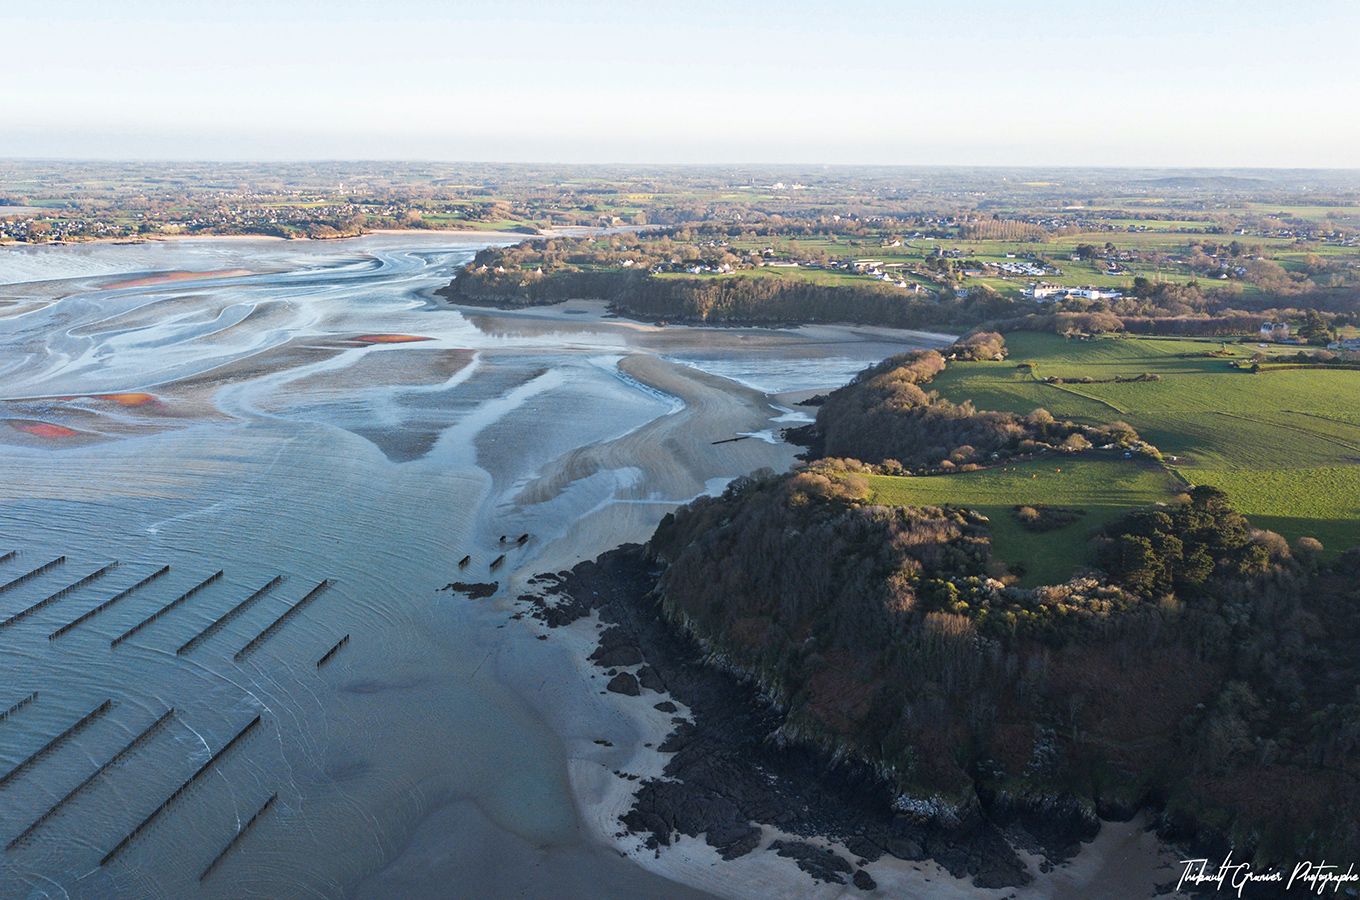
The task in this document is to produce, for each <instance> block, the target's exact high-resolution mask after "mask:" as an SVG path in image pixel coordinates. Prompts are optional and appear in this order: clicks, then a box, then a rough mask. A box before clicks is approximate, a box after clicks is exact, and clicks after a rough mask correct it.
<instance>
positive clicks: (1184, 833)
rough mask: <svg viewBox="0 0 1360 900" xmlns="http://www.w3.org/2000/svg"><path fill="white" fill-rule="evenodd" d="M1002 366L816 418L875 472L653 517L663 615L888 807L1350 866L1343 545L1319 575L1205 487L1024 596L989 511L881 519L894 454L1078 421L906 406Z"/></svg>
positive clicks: (1353, 767) (977, 342)
mask: <svg viewBox="0 0 1360 900" xmlns="http://www.w3.org/2000/svg"><path fill="white" fill-rule="evenodd" d="M1002 352H1003V345H1002V344H1001V342H1000V339H999V336H997V335H994V334H980V335H977V336H975V337H974V338H973V339H972V340H971V341H970V342H968V343H966V344H964V345H961V346H958V347H955V348H951V349H950V350H949V351H946V352H945V353H943V354H909V355H906V356H903V357H897V358H894V359H892V360H889V361H887V362H885V363H883V364H881V365H879V366H875V367H872V368H871V369H869V370H866V371H865V372H863V373H861V375H860V376H859V377H858V378H857V379H856V380H855V382H854V383H852V384H851V385H849V386H847V387H846V388H844V389H842V391H838V392H836V393H835V394H832V395H831V397H829V398H828V399H827V400H826V402H825V403H823V405H822V407H821V409H820V410H819V416H818V425H817V428H818V429H819V430H821V431H823V433H822V434H821V440H822V441H823V442H824V443H825V444H829V445H830V447H834V448H835V450H836V451H838V452H841V451H847V450H854V451H856V452H858V453H861V454H862V457H861V458H862V459H865V460H866V461H864V462H861V461H860V460H859V459H834V458H828V457H823V458H821V459H817V460H815V461H813V462H811V463H810V464H808V465H806V466H804V467H803V468H801V469H800V470H797V471H795V472H793V473H790V474H786V475H774V474H772V473H762V474H758V475H756V476H753V477H751V478H746V479H740V480H738V481H737V482H734V483H733V485H732V486H730V487H729V488H728V490H727V491H726V492H725V493H724V494H723V495H722V496H720V497H712V498H702V499H699V500H697V501H695V502H693V503H691V504H689V505H687V506H685V507H682V508H681V509H680V510H678V511H677V512H676V513H674V514H673V515H669V516H667V517H666V518H665V520H664V521H663V522H662V524H661V525H660V526H659V527H658V529H657V531H656V533H655V535H654V536H653V537H652V539H651V541H650V543H649V544H648V551H649V552H650V553H651V554H652V555H653V556H654V558H655V559H656V560H657V561H658V562H659V563H661V564H662V566H663V573H662V575H661V578H660V581H659V585H658V590H657V594H658V596H659V598H660V602H661V607H662V610H663V612H664V614H665V615H666V616H667V617H668V618H669V619H670V620H671V621H672V622H673V623H675V624H676V625H677V626H679V627H681V628H683V629H686V630H688V631H689V632H690V633H691V634H693V635H694V636H695V637H696V638H697V639H698V640H699V641H700V642H701V643H702V644H704V645H705V646H706V647H707V648H708V650H709V651H710V652H711V653H712V654H713V655H714V656H715V658H718V659H721V660H723V661H724V664H725V665H728V666H731V667H732V668H734V669H736V670H738V671H741V672H744V673H746V674H747V675H749V676H750V677H751V678H753V679H755V680H756V681H757V682H758V683H759V684H760V685H761V687H762V688H763V689H764V690H765V691H766V692H767V693H768V695H769V696H770V697H772V698H774V702H775V703H776V704H777V705H778V706H779V708H780V709H781V710H782V711H783V713H784V714H785V721H784V725H783V727H782V728H781V732H782V736H783V737H784V738H787V739H791V740H798V741H804V742H808V743H811V744H813V745H816V746H819V747H821V748H823V749H824V750H825V751H826V752H827V753H828V754H829V755H831V756H832V757H835V758H841V757H850V758H855V759H859V760H862V761H864V762H866V763H868V764H870V765H872V766H874V767H875V768H876V769H877V771H878V772H879V773H880V775H881V777H882V778H883V779H884V780H885V782H887V783H888V784H890V785H891V786H892V787H893V789H894V790H895V792H896V797H897V800H896V807H897V809H898V810H899V811H900V812H902V813H903V814H906V815H910V816H915V817H919V818H921V819H923V820H930V821H932V822H935V823H937V824H943V825H946V826H956V827H960V828H967V827H969V825H970V823H976V822H977V821H979V818H978V817H985V818H987V819H989V820H991V821H993V822H995V823H997V824H1001V825H1004V824H1005V823H1006V821H1008V820H1010V819H1011V818H1013V817H1015V816H1019V815H1026V814H1030V815H1035V816H1040V817H1048V818H1049V819H1050V820H1051V819H1054V818H1056V819H1060V820H1062V821H1061V822H1060V823H1058V824H1059V827H1061V828H1065V829H1067V830H1068V831H1069V832H1070V833H1074V834H1079V835H1082V836H1087V837H1089V836H1091V835H1093V834H1094V832H1095V830H1096V829H1097V828H1098V821H1097V818H1098V817H1103V818H1121V819H1122V818H1127V817H1129V816H1131V815H1133V814H1134V813H1135V812H1136V811H1137V810H1139V809H1142V808H1151V809H1153V810H1155V811H1156V812H1157V813H1158V815H1159V820H1158V821H1159V824H1160V825H1161V828H1162V830H1163V833H1164V834H1165V835H1166V836H1168V837H1172V838H1177V839H1185V840H1190V841H1193V842H1196V843H1198V844H1199V845H1200V846H1201V847H1204V846H1205V845H1214V846H1215V849H1222V848H1224V847H1226V846H1232V847H1233V848H1234V850H1235V853H1236V855H1237V857H1238V858H1251V857H1254V858H1255V859H1256V860H1257V861H1258V862H1260V863H1262V864H1268V863H1269V864H1273V863H1280V862H1284V861H1289V860H1294V859H1306V858H1318V857H1320V856H1326V857H1328V858H1334V857H1335V858H1354V857H1355V855H1356V854H1357V853H1360V657H1358V656H1357V655H1356V654H1355V653H1354V647H1355V646H1356V642H1357V641H1360V548H1357V549H1354V550H1351V551H1348V552H1346V553H1343V554H1341V555H1339V556H1338V557H1337V558H1335V559H1334V560H1333V561H1331V562H1325V561H1324V558H1323V554H1322V547H1321V545H1320V544H1319V543H1318V542H1317V541H1314V540H1312V539H1309V538H1303V539H1300V540H1299V541H1297V542H1296V543H1295V544H1293V545H1292V546H1291V545H1290V544H1289V543H1288V542H1287V541H1285V540H1284V539H1283V538H1282V537H1280V536H1279V535H1277V534H1274V533H1272V532H1269V531H1262V530H1259V529H1256V528H1253V527H1252V526H1251V523H1250V522H1248V521H1247V520H1246V519H1245V518H1244V517H1243V516H1242V515H1241V514H1239V513H1238V512H1236V511H1235V510H1234V509H1233V508H1232V506H1231V504H1230V503H1229V501H1228V498H1227V497H1226V496H1225V495H1224V494H1223V493H1222V492H1220V491H1218V490H1217V489H1214V488H1209V487H1200V488H1194V489H1191V490H1188V491H1187V492H1186V493H1184V494H1182V495H1180V496H1178V497H1174V498H1171V499H1170V500H1169V502H1168V503H1167V504H1166V505H1165V506H1163V507H1160V508H1155V509H1151V510H1147V511H1142V512H1136V513H1133V514H1131V515H1129V516H1127V517H1125V518H1123V519H1120V520H1118V521H1116V522H1114V523H1113V524H1111V525H1109V526H1107V527H1106V528H1105V529H1104V530H1103V531H1102V532H1101V533H1100V534H1098V535H1097V537H1096V538H1095V544H1096V546H1095V547H1094V551H1095V553H1094V558H1095V559H1096V561H1097V563H1098V567H1096V568H1093V569H1090V570H1087V571H1083V572H1077V573H1074V575H1073V577H1072V578H1071V579H1070V580H1069V581H1067V582H1066V583H1063V584H1055V585H1048V586H1044V587H1038V588H1020V587H1017V586H1016V585H1015V584H1014V583H1008V581H1009V580H1008V579H1006V578H1005V567H1004V565H1002V564H1001V563H1000V562H999V561H998V560H996V559H994V558H993V556H992V554H991V546H990V526H989V523H988V521H987V520H986V519H985V518H984V517H982V516H979V515H977V514H976V513H973V512H970V511H968V510H966V509H953V508H936V507H919V508H902V507H887V506H881V505H876V504H875V503H873V500H872V498H873V492H872V490H871V488H870V485H869V481H868V479H867V478H866V473H868V472H871V471H882V470H883V468H884V465H883V459H884V458H886V457H887V455H888V454H890V453H891V454H897V455H898V457H899V458H905V459H910V460H912V461H913V462H916V463H918V464H924V465H930V464H931V463H932V461H935V462H938V461H939V457H940V454H941V452H943V451H945V450H949V448H950V445H951V444H952V443H953V442H954V441H955V440H957V439H964V438H965V437H966V438H967V439H968V440H975V441H978V442H979V445H980V446H982V447H998V448H1001V449H1000V451H993V452H1007V450H1008V448H1015V447H1019V446H1021V445H1022V444H1023V443H1024V442H1025V441H1035V442H1039V441H1040V440H1045V441H1046V442H1050V443H1051V441H1053V440H1055V439H1058V438H1060V437H1061V436H1062V435H1063V434H1064V432H1065V431H1066V430H1067V429H1069V428H1071V427H1074V426H1071V425H1069V424H1068V423H1058V422H1053V421H1049V420H1045V419H1043V418H1042V417H1021V418H995V417H994V414H990V413H985V412H978V411H976V410H972V409H971V408H968V409H966V410H960V409H951V410H950V411H949V412H948V413H947V414H936V413H923V412H922V410H923V409H925V410H929V409H931V408H932V407H933V406H934V405H935V403H937V402H938V399H937V398H932V397H931V396H930V395H928V394H925V393H924V390H923V389H922V387H921V385H923V384H928V383H929V381H930V379H931V378H933V377H934V376H935V375H936V374H938V373H939V371H940V370H941V369H942V368H943V367H944V366H945V365H947V358H948V357H950V356H954V357H956V358H977V357H979V356H981V358H995V357H996V356H997V355H999V354H1000V353H1002ZM941 416H943V418H941ZM1049 419H1051V417H1049ZM973 420H976V421H973ZM942 429H943V430H946V431H948V432H949V434H948V436H945V437H941V436H939V435H938V433H939V432H940V431H941V430H942ZM1130 431H1131V430H1130ZM1070 433H1072V434H1075V433H1079V432H1070ZM1003 436H1004V438H1005V440H1004V441H1003V440H1001V438H1002V437H1003ZM988 441H991V442H990V443H989V442H988ZM828 452H829V449H828ZM949 452H950V453H951V454H952V452H953V451H952V450H950V451H949ZM913 454H915V455H914V456H913Z"/></svg>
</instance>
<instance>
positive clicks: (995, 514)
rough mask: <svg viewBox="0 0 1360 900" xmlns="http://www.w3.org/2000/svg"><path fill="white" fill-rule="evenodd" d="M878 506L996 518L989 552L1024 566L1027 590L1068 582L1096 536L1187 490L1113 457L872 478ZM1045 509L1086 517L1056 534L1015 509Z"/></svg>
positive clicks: (1152, 467)
mask: <svg viewBox="0 0 1360 900" xmlns="http://www.w3.org/2000/svg"><path fill="white" fill-rule="evenodd" d="M869 481H870V483H871V486H872V487H873V489H874V493H875V497H874V499H875V502H878V503H887V504H894V505H902V506H922V505H925V506H942V505H953V506H961V507H968V508H969V509H975V510H977V511H978V512H980V513H982V514H983V515H985V516H987V517H988V518H989V519H990V520H991V532H992V548H993V551H994V552H995V555H996V556H997V558H999V559H1001V560H1002V561H1003V562H1005V563H1007V564H1020V565H1023V567H1024V575H1023V576H1022V577H1021V579H1020V584H1022V585H1026V586H1032V585H1039V584H1054V583H1059V582H1062V581H1065V580H1066V579H1067V578H1068V576H1069V575H1071V574H1072V571H1073V569H1075V568H1076V567H1078V566H1080V565H1083V564H1086V563H1088V562H1090V549H1091V540H1090V539H1091V536H1092V535H1093V534H1094V533H1095V532H1096V531H1097V530H1098V529H1100V528H1101V527H1102V526H1104V525H1106V524H1108V523H1109V522H1111V521H1113V520H1114V519H1117V518H1119V517H1120V516H1122V515H1124V514H1126V513H1128V512H1130V511H1131V510H1134V509H1138V508H1140V507H1146V506H1151V505H1152V504H1154V503H1159V502H1166V501H1167V500H1169V499H1171V497H1173V496H1174V495H1175V494H1176V493H1177V492H1178V491H1179V490H1181V489H1182V487H1181V485H1180V483H1179V482H1178V481H1177V480H1176V479H1175V478H1173V477H1172V476H1171V475H1170V474H1169V473H1168V472H1166V471H1165V470H1164V469H1162V468H1161V467H1160V466H1158V465H1156V464H1155V463H1152V462H1150V461H1145V460H1141V459H1132V460H1127V459H1123V458H1122V456H1121V455H1119V454H1116V453H1110V454H1092V455H1087V456H1083V457H1063V456H1052V457H1049V458H1047V459H1043V460H1034V461H1030V462H1024V463H1018V464H1016V465H1009V466H1000V467H998V468H994V469H980V470H978V471H976V472H967V473H962V474H957V475H930V476H919V477H899V476H892V475H872V476H869ZM1033 504H1047V505H1049V506H1059V507H1064V508H1068V509H1083V510H1085V511H1086V514H1085V515H1084V516H1082V517H1081V518H1080V519H1078V520H1077V521H1075V522H1073V523H1072V524H1070V525H1065V526H1063V527H1062V528H1058V529H1055V530H1052V531H1045V532H1034V531H1029V530H1027V529H1025V528H1023V527H1022V526H1021V525H1020V523H1019V520H1017V519H1016V517H1015V514H1014V508H1015V507H1016V506H1022V505H1033Z"/></svg>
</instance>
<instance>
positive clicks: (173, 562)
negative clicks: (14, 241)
mask: <svg viewBox="0 0 1360 900" xmlns="http://www.w3.org/2000/svg"><path fill="white" fill-rule="evenodd" d="M488 240H489V239H487V238H481V239H473V238H469V237H466V236H448V235H439V234H430V235H410V234H399V235H396V234H394V235H372V236H368V237H365V238H360V239H354V240H348V241H342V242H324V243H322V242H296V243H291V242H282V241H267V240H259V241H254V240H230V241H227V240H223V241H212V240H201V241H186V242H166V243H157V244H146V245H130V246H120V245H115V244H98V245H88V246H69V247H42V248H32V249H18V248H4V249H0V348H3V353H0V459H3V477H2V478H0V619H2V620H7V621H8V620H12V621H10V623H9V624H7V625H6V626H4V627H0V642H2V643H0V646H3V649H4V652H3V653H0V712H3V711H7V710H13V711H12V713H10V714H8V715H6V716H5V718H4V719H3V720H0V779H3V781H0V804H2V805H3V808H4V809H5V810H6V816H5V822H4V828H5V831H4V832H3V833H2V834H0V837H2V838H3V840H4V841H5V842H6V843H11V842H12V843H13V846H11V847H10V848H9V849H8V850H6V851H5V852H4V853H3V854H0V894H4V895H7V896H9V895H21V896H22V895H31V894H48V893H52V894H58V893H60V894H65V895H69V896H87V897H104V896H152V897H157V896H165V897H169V896H182V895H184V894H186V893H188V892H190V891H202V892H203V893H204V894H205V895H208V896H237V897H239V896H270V897H277V896H317V895H326V896H336V895H354V896H395V895H400V896H435V895H444V896H447V895H448V893H449V891H450V888H451V886H453V888H454V890H455V893H456V894H458V895H463V896H490V895H503V894H511V893H513V894H517V895H526V896H568V895H582V894H593V895H601V894H608V895H628V896H667V897H675V896H684V895H685V893H686V891H688V890H689V889H688V888H685V887H684V886H682V885H681V884H679V883H677V882H676V881H673V880H670V879H668V878H667V877H666V874H667V873H666V872H664V871H662V870H661V869H660V868H658V867H655V866H654V867H652V868H651V869H648V868H644V867H642V866H640V865H638V863H637V862H635V861H633V860H631V859H629V858H627V857H625V856H623V855H621V854H620V852H619V848H618V847H617V846H615V845H614V844H613V843H612V842H611V841H610V840H609V833H608V822H606V821H604V820H605V819H607V815H602V813H601V810H604V809H606V808H607V807H609V808H612V807H611V804H614V805H616V803H617V800H616V798H611V797H605V796H602V795H601V794H600V793H599V792H598V791H593V790H592V787H591V786H592V785H593V784H595V783H596V782H595V781H593V780H592V778H590V777H582V775H581V773H582V772H583V771H587V770H588V771H594V770H595V769H602V768H605V767H608V766H609V765H610V764H611V761H613V760H615V759H616V758H617V757H618V756H619V755H620V754H624V755H628V756H637V757H641V756H643V755H646V754H652V755H656V751H655V750H654V748H649V747H646V746H645V744H646V743H650V742H651V737H650V736H649V735H648V733H647V731H648V730H647V728H646V727H644V726H643V725H639V724H638V723H637V722H636V721H635V717H633V716H632V715H630V714H628V713H626V712H623V711H621V710H620V709H619V708H618V706H617V704H615V703H614V702H613V698H612V697H611V696H605V695H602V694H601V693H600V691H601V685H600V684H599V683H598V681H596V680H593V679H592V677H591V676H592V674H593V673H591V672H590V671H589V669H590V667H589V666H587V665H584V664H583V660H582V659H581V658H578V654H576V653H575V652H574V650H573V648H572V646H571V645H570V644H569V643H565V642H560V641H557V642H554V641H540V640H538V639H537V638H538V637H539V635H538V633H537V632H536V629H535V627H534V626H533V624H532V623H528V622H522V621H515V620H511V619H509V617H508V616H507V610H508V609H510V608H511V603H512V599H513V597H514V596H516V595H517V594H518V593H519V592H520V591H522V590H523V589H524V588H525V585H526V583H527V582H528V579H529V578H531V577H532V576H533V575H534V574H535V573H538V572H544V571H559V570H562V569H565V568H569V567H570V566H572V565H574V564H576V563H578V562H580V561H582V560H585V559H590V558H594V557H595V556H597V555H598V554H600V553H602V552H604V551H606V550H608V549H610V548H612V547H614V546H616V545H617V544H620V543H624V542H627V541H641V540H645V539H646V538H647V537H648V535H649V534H650V533H651V530H652V529H653V528H654V527H655V525H656V523H657V522H658V521H659V520H660V518H661V517H662V516H663V515H664V514H665V513H666V512H667V511H669V510H670V509H672V508H673V507H674V506H675V505H677V504H679V503H683V502H685V501H686V500H688V499H690V498H692V497H694V496H697V495H699V494H701V493H704V492H711V491H717V490H721V489H722V487H723V486H724V485H725V484H726V483H727V482H728V481H729V480H730V479H732V478H734V477H737V476H740V475H742V474H746V473H748V472H751V471H754V470H756V469H759V468H762V467H766V466H768V467H771V468H775V469H782V468H786V467H787V466H788V465H790V464H791V463H792V462H793V459H794V448H792V447H790V446H788V445H786V444H784V443H782V442H781V441H779V440H778V432H779V429H780V428H781V427H783V426H784V425H786V424H788V423H790V421H796V420H797V419H798V417H799V415H800V414H799V413H798V412H797V411H796V410H792V409H791V408H790V407H789V406H788V405H787V404H786V402H785V401H784V400H783V399H781V398H783V397H785V395H787V394H789V393H790V392H805V391H809V390H814V389H820V388H829V387H833V386H835V385H838V384H840V383H842V382H844V381H845V380H846V379H847V378H849V377H850V376H851V375H852V374H853V373H854V372H856V371H858V370H859V369H860V368H863V367H864V366H865V365H868V364H870V363H873V362H877V361H878V360H880V359H882V358H884V357H885V356H888V355H891V354H892V353H896V352H901V351H903V350H906V349H910V348H913V347H919V346H930V345H935V344H937V343H940V342H941V341H942V336H938V335H924V334H916V333H911V332H892V331H888V330H884V329H874V330H864V329H855V328H849V327H845V328H837V327H831V326H822V327H819V328H816V329H738V328H727V329H703V328H683V327H673V326H672V327H666V328H659V327H655V326H650V325H645V324H640V323H634V322H628V321H625V320H619V319H614V318H612V317H609V316H608V315H607V314H606V311H605V310H604V309H603V308H602V307H601V306H600V305H599V304H593V303H588V302H573V303H568V304H564V305H563V306H559V307H553V308H550V309H541V310H525V311H520V312H514V313H501V312H495V311H486V310H472V309H458V308H450V307H448V306H447V305H445V304H443V303H441V302H438V301H436V300H435V299H433V292H434V290H436V289H437V288H440V287H442V286H444V285H445V284H446V283H447V282H448V279H449V278H450V277H451V276H452V273H453V272H454V270H455V269H456V268H457V267H458V266H459V265H461V264H462V263H464V262H466V261H467V260H468V259H470V258H471V256H472V254H473V253H475V252H476V250H477V249H479V248H480V247H481V246H485V245H486V243H487V242H488ZM479 241H480V242H479ZM741 435H755V436H761V437H763V438H764V439H748V440H741V441H732V442H727V443H715V442H718V441H726V440H727V439H730V438H733V437H736V436H741ZM503 535H508V536H509V537H510V540H509V541H506V542H502V541H501V536H503ZM520 535H528V538H527V540H525V541H524V542H523V543H520V542H519V541H518V540H517V538H518V536H520ZM11 552H12V553H13V555H11V556H5V554H7V553H11ZM498 556H504V557H505V558H504V560H503V562H502V563H501V564H500V565H499V566H498V567H497V568H496V569H495V570H492V569H491V568H490V566H491V563H492V562H493V560H495V559H496V558H497V557H498ZM465 557H467V558H468V562H467V563H466V564H465V566H464V567H463V568H460V566H459V562H460V561H461V560H462V559H464V558H465ZM58 559H60V562H54V561H55V560H58ZM49 563H52V564H51V565H48V564H49ZM114 563H116V565H112V564H114ZM167 566H168V567H169V568H168V570H166V571H164V572H162V569H164V567H167ZM38 570H41V571H38ZM30 572H36V574H34V575H33V576H32V577H29V578H26V579H24V578H23V576H25V575H27V574H28V573H30ZM219 572H220V573H221V574H220V575H219V574H217V573H219ZM96 573H97V574H96ZM157 573H160V574H157ZM91 576H93V577H91ZM153 576H154V577H153ZM20 579H22V580H20ZM458 579H462V580H464V581H467V582H479V583H491V582H494V583H496V585H497V589H496V592H495V593H494V594H493V595H492V596H490V597H489V598H484V599H478V600H469V599H466V598H464V597H461V596H457V595H452V594H450V593H448V592H440V591H439V588H440V587H442V586H444V585H445V584H448V583H450V582H453V581H455V580H458ZM9 585H12V586H9ZM323 585H324V588H323V587H322V586H323ZM346 637H348V641H346V640H345V638H346ZM332 650H334V653H333V654H331V655H330V656H327V654H330V653H331V651H332ZM323 657H325V664H324V665H319V663H321V661H322V659H323ZM95 710H100V712H98V714H96V715H93V716H92V717H91V714H92V711H95ZM568 713H569V714H568ZM257 717H258V720H259V721H258V724H253V723H255V720H256V719H257ZM153 726H154V727H153ZM601 741H607V742H608V746H606V745H605V744H603V743H601ZM7 773H8V774H7ZM34 825H36V826H37V827H33V826H34ZM247 826H248V829H249V830H246V829H247ZM219 857H220V859H219ZM790 868H792V867H791V866H790ZM795 874H796V872H795ZM677 877H681V876H677ZM711 886H712V885H711V884H710V888H711Z"/></svg>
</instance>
